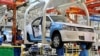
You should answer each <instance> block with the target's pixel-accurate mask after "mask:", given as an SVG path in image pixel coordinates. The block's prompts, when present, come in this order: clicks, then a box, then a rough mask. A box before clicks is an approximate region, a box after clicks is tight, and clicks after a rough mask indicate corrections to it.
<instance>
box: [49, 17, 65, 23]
mask: <svg viewBox="0 0 100 56" xmlns="http://www.w3.org/2000/svg"><path fill="white" fill-rule="evenodd" d="M50 17H51V18H52V20H53V21H54V22H66V18H65V17H64V16H50Z"/></svg>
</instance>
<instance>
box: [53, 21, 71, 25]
mask: <svg viewBox="0 0 100 56" xmlns="http://www.w3.org/2000/svg"><path fill="white" fill-rule="evenodd" d="M55 23H56V24H64V25H68V24H69V23H65V22H55Z"/></svg>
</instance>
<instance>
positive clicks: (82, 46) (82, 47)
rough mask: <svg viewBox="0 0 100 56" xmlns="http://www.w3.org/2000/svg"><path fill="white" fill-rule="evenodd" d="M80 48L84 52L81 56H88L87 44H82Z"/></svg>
mask: <svg viewBox="0 0 100 56" xmlns="http://www.w3.org/2000/svg"><path fill="white" fill-rule="evenodd" d="M80 48H81V49H82V51H81V52H80V55H79V56H88V50H87V49H86V44H85V43H81V44H80Z"/></svg>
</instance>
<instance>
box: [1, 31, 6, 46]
mask: <svg viewBox="0 0 100 56" xmlns="http://www.w3.org/2000/svg"><path fill="white" fill-rule="evenodd" d="M6 39H7V38H6V36H5V35H4V33H3V31H0V45H2V43H3V42H4V41H5V40H6Z"/></svg>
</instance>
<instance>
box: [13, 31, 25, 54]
mask: <svg viewBox="0 0 100 56" xmlns="http://www.w3.org/2000/svg"><path fill="white" fill-rule="evenodd" d="M13 40H14V39H13ZM21 44H23V39H22V36H21V30H20V29H18V30H17V34H16V41H15V46H20V47H21ZM20 47H15V48H14V56H21V48H20Z"/></svg>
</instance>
